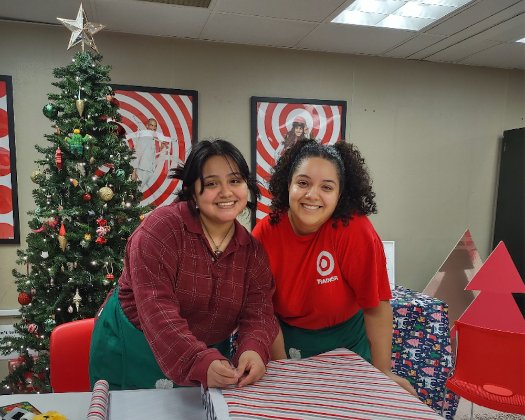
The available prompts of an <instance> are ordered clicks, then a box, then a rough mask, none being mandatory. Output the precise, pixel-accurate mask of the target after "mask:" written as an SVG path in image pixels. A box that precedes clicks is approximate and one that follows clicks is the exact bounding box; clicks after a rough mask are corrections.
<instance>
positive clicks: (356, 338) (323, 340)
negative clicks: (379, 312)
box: [280, 310, 371, 362]
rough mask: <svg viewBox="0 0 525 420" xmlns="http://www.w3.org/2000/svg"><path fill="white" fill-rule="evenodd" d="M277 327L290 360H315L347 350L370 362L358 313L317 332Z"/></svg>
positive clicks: (284, 324) (286, 325)
mask: <svg viewBox="0 0 525 420" xmlns="http://www.w3.org/2000/svg"><path fill="white" fill-rule="evenodd" d="M280 323H281V329H282V331H283V336H284V347H285V349H286V354H287V355H288V357H290V358H292V359H298V358H306V357H310V356H316V355H318V354H321V353H324V352H327V351H330V350H334V349H337V348H347V349H348V350H351V351H353V352H355V353H357V354H359V355H360V356H361V357H362V358H363V359H365V360H366V361H368V362H370V361H371V356H370V346H369V344H368V338H367V336H366V331H365V319H364V316H363V311H362V310H361V311H358V312H357V313H356V314H355V315H354V316H352V317H351V318H350V319H349V320H348V321H344V322H342V323H340V324H337V325H335V326H333V327H328V328H321V329H319V330H307V329H304V328H299V327H293V326H291V325H288V324H286V323H285V322H283V321H280Z"/></svg>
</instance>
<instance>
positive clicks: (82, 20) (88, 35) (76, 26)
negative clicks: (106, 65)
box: [57, 3, 105, 53]
mask: <svg viewBox="0 0 525 420" xmlns="http://www.w3.org/2000/svg"><path fill="white" fill-rule="evenodd" d="M57 19H58V20H59V21H60V22H61V23H62V24H63V25H64V26H65V27H66V28H67V29H69V30H70V31H71V38H70V39H69V45H68V47H67V49H68V50H69V49H70V48H71V47H74V46H75V45H77V44H79V43H81V44H82V51H84V45H85V44H87V45H89V46H90V47H91V48H93V49H94V50H95V51H96V52H97V53H98V50H97V46H96V45H95V40H94V39H93V35H94V34H96V33H97V32H98V31H100V30H102V29H103V28H105V25H102V24H100V23H92V22H88V20H87V16H86V12H84V8H83V7H82V3H80V8H79V9H78V14H77V18H76V19H75V20H72V19H63V18H57Z"/></svg>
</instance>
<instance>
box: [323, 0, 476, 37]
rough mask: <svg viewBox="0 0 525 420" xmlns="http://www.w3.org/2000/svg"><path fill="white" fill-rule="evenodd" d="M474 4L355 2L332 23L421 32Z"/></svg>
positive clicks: (450, 0)
mask: <svg viewBox="0 0 525 420" xmlns="http://www.w3.org/2000/svg"><path fill="white" fill-rule="evenodd" d="M470 1H471V0H356V1H354V2H353V3H352V4H351V5H350V6H348V8H347V9H346V10H344V11H343V12H342V13H340V14H339V15H338V16H336V17H335V18H334V19H333V20H332V22H333V23H342V24H347V25H361V26H377V27H383V28H394V29H408V30H412V31H418V30H420V29H422V28H424V27H425V26H428V25H430V24H431V23H434V22H435V21H437V20H439V19H441V18H442V17H444V16H446V15H448V14H450V13H452V12H453V11H454V10H456V9H457V8H458V7H461V6H463V5H465V4H467V3H469V2H470Z"/></svg>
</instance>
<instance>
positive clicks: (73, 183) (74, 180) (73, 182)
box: [69, 178, 78, 187]
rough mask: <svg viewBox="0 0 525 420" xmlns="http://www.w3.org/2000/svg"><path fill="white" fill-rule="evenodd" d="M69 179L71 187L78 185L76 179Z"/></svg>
mask: <svg viewBox="0 0 525 420" xmlns="http://www.w3.org/2000/svg"><path fill="white" fill-rule="evenodd" d="M69 181H70V182H71V185H73V187H78V179H75V178H71V179H70V180H69Z"/></svg>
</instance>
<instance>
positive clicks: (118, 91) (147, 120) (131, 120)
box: [113, 85, 197, 206]
mask: <svg viewBox="0 0 525 420" xmlns="http://www.w3.org/2000/svg"><path fill="white" fill-rule="evenodd" d="M113 89H114V92H115V95H114V96H115V98H116V99H117V100H118V101H119V106H120V110H119V113H120V116H121V122H120V125H121V126H122V127H123V128H124V130H125V132H126V134H125V135H126V141H127V142H128V145H129V147H131V148H132V149H134V150H135V158H134V159H133V161H132V166H133V168H134V171H133V176H134V177H136V179H137V180H139V181H140V182H141V185H140V190H141V192H142V201H141V205H153V206H162V205H166V204H169V203H171V202H173V201H174V200H175V198H176V196H175V194H176V192H177V189H178V184H179V182H180V181H179V180H178V179H170V178H168V171H169V169H172V168H175V167H176V166H177V165H178V164H179V163H183V162H185V160H186V157H187V156H188V154H189V152H190V149H191V145H192V143H193V142H196V141H197V92H196V91H193V90H191V91H190V90H178V89H159V88H150V87H143V86H125V85H114V86H113Z"/></svg>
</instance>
